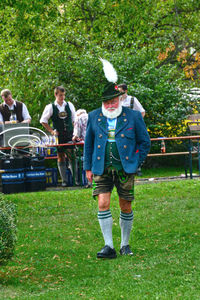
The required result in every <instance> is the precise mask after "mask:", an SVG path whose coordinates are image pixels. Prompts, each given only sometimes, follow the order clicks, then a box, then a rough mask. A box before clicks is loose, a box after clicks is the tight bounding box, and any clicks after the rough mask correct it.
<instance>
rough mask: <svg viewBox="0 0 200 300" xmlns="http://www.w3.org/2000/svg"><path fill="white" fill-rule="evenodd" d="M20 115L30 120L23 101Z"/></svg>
mask: <svg viewBox="0 0 200 300" xmlns="http://www.w3.org/2000/svg"><path fill="white" fill-rule="evenodd" d="M22 117H23V119H24V120H28V119H30V120H31V116H30V115H29V112H28V109H27V107H26V105H25V104H24V103H22Z"/></svg>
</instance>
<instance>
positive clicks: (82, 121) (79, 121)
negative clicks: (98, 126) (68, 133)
mask: <svg viewBox="0 0 200 300" xmlns="http://www.w3.org/2000/svg"><path fill="white" fill-rule="evenodd" d="M87 121H88V114H87V112H86V110H85V109H79V110H77V111H76V115H75V122H74V132H73V138H72V140H73V141H74V142H75V141H81V140H82V141H84V140H85V134H86V127H87Z"/></svg>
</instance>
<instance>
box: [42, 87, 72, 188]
mask: <svg viewBox="0 0 200 300" xmlns="http://www.w3.org/2000/svg"><path fill="white" fill-rule="evenodd" d="M54 95H55V101H54V103H51V104H48V105H46V107H45V109H44V111H43V113H42V117H41V119H40V123H41V124H42V125H43V126H44V128H45V129H46V130H47V131H48V132H49V133H50V134H51V135H54V136H58V143H59V144H64V143H68V142H70V141H72V136H73V123H74V120H75V108H74V105H73V104H72V103H71V102H69V101H67V102H66V101H65V88H64V87H63V86H58V87H56V88H55V89H54ZM50 119H51V120H52V122H53V128H52V127H50V126H49V124H48V122H49V120H50ZM65 149H66V147H58V148H57V152H58V170H59V173H60V176H61V179H62V186H63V187H65V186H67V174H66V159H65ZM69 164H70V169H71V172H72V162H71V161H69Z"/></svg>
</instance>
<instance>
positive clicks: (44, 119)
mask: <svg viewBox="0 0 200 300" xmlns="http://www.w3.org/2000/svg"><path fill="white" fill-rule="evenodd" d="M67 103H68V104H69V108H70V110H71V113H72V115H71V116H72V122H74V121H75V107H74V105H73V104H72V103H71V102H69V101H68V102H66V101H63V103H62V105H59V104H58V103H57V101H56V100H55V101H54V104H55V105H56V106H57V108H58V110H59V112H63V111H65V106H66V104H67ZM52 115H53V107H52V104H51V103H50V104H48V105H46V106H45V108H44V111H43V113H42V116H41V119H40V123H47V124H48V122H49V119H50V118H51V117H52Z"/></svg>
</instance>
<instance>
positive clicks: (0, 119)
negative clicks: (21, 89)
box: [0, 113, 3, 122]
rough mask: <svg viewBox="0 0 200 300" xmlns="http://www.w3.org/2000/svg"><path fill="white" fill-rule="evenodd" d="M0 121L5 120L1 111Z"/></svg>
mask: <svg viewBox="0 0 200 300" xmlns="http://www.w3.org/2000/svg"><path fill="white" fill-rule="evenodd" d="M0 122H3V116H2V114H1V113H0Z"/></svg>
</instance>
